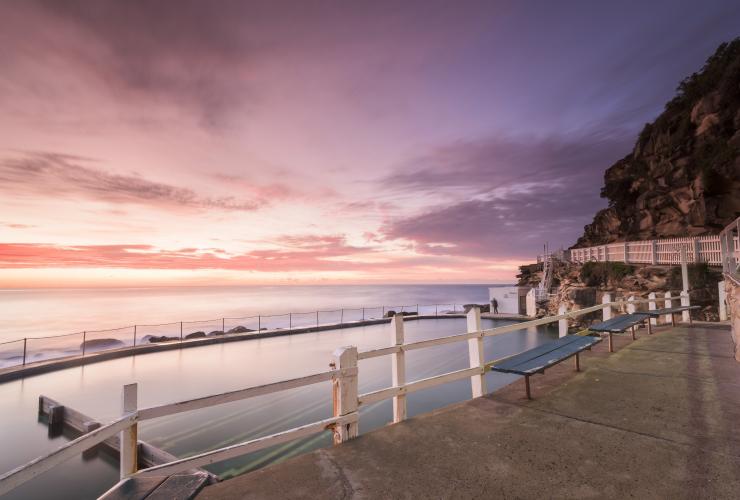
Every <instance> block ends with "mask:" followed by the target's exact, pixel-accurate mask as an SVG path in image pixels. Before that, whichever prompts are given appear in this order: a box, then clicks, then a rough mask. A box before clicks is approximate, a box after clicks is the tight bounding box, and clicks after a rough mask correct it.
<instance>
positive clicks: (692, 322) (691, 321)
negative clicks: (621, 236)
mask: <svg viewBox="0 0 740 500" xmlns="http://www.w3.org/2000/svg"><path fill="white" fill-rule="evenodd" d="M689 324H690V325H692V324H694V320H693V319H691V311H689Z"/></svg>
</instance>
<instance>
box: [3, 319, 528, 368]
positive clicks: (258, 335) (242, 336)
mask: <svg viewBox="0 0 740 500" xmlns="http://www.w3.org/2000/svg"><path fill="white" fill-rule="evenodd" d="M464 317H465V315H464V314H441V315H439V316H433V315H421V316H418V315H413V316H405V317H404V321H415V320H422V319H446V318H464ZM495 319H512V320H519V319H521V318H517V317H501V316H499V315H497V316H496V317H495ZM383 323H390V318H379V319H371V320H364V321H353V322H349V323H338V324H334V325H321V326H318V327H316V326H312V327H307V328H293V329H292V330H287V329H281V330H267V331H263V332H248V333H232V334H229V333H227V334H224V335H218V336H213V337H203V338H197V339H188V340H182V341H170V342H161V343H155V344H141V345H137V346H130V347H122V348H120V349H111V350H107V351H100V352H95V353H91V354H86V355H85V356H82V355H76V356H67V357H63V358H55V359H48V360H43V361H37V362H33V363H27V364H26V365H18V366H11V367H7V368H2V369H0V383H2V382H8V381H11V380H17V379H20V378H24V377H29V376H32V375H39V374H42V373H48V372H51V371H54V370H61V369H64V368H71V367H75V366H82V365H86V364H89V363H99V362H101V361H108V360H111V359H118V358H123V357H127V356H137V355H141V354H149V353H153V352H162V351H171V350H175V349H185V348H188V347H199V346H204V345H211V344H222V343H226V342H240V341H244V340H253V339H264V338H270V337H282V336H285V335H299V334H302V333H315V332H323V331H330V330H340V329H343V328H355V327H362V326H371V325H380V324H383ZM460 333H463V332H460Z"/></svg>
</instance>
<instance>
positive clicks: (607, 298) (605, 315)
mask: <svg viewBox="0 0 740 500" xmlns="http://www.w3.org/2000/svg"><path fill="white" fill-rule="evenodd" d="M611 301H612V294H610V293H605V294H604V295H603V296H602V297H601V303H602V304H608V303H609V302H611ZM601 312H602V316H601V319H602V320H603V321H607V320H610V319H612V306H609V307H605V308H603V309H602V310H601Z"/></svg>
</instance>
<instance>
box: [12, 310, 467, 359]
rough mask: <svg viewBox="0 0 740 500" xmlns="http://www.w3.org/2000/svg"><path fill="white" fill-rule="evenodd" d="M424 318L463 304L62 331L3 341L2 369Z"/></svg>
mask: <svg viewBox="0 0 740 500" xmlns="http://www.w3.org/2000/svg"><path fill="white" fill-rule="evenodd" d="M398 312H400V313H403V314H405V315H410V316H413V315H419V316H444V315H450V314H459V313H462V312H464V306H463V305H459V304H431V305H429V304H426V305H420V304H413V305H391V306H374V307H355V308H341V309H332V310H319V311H310V312H287V313H282V314H258V315H256V316H243V317H238V318H226V317H224V318H218V319H210V320H203V321H177V322H172V323H160V324H153V325H131V326H124V327H120V328H109V329H103V330H86V331H82V332H74V333H68V334H63V335H49V336H44V337H25V338H22V339H16V340H10V341H6V342H0V368H8V367H13V366H20V365H23V366H25V365H26V364H29V363H36V362H40V361H48V360H52V359H60V358H66V357H70V356H87V355H91V354H94V353H97V352H101V351H109V350H114V349H127V348H133V347H136V346H141V345H145V344H158V343H164V342H187V341H190V340H193V339H198V338H206V337H218V336H224V335H227V336H232V335H242V336H245V337H248V336H249V334H258V333H265V332H270V331H279V330H287V331H294V330H305V329H313V328H321V327H328V326H335V325H347V326H352V325H355V326H356V325H359V324H362V323H363V322H367V321H374V320H380V319H383V318H388V317H390V315H391V314H393V313H398Z"/></svg>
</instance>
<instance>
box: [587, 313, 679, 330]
mask: <svg viewBox="0 0 740 500" xmlns="http://www.w3.org/2000/svg"><path fill="white" fill-rule="evenodd" d="M664 314H665V313H664ZM650 316H651V315H650V314H648V313H645V312H637V313H632V314H622V315H620V316H617V317H614V318H612V319H609V320H607V321H604V322H602V323H597V324H595V325H591V326H589V327H588V329H589V330H591V331H592V332H607V333H609V332H611V333H622V332H624V331H625V330H626V329H627V328H630V327H633V326H635V325H637V324H639V323H642V322H643V321H645V319H646V318H649V317H650Z"/></svg>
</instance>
